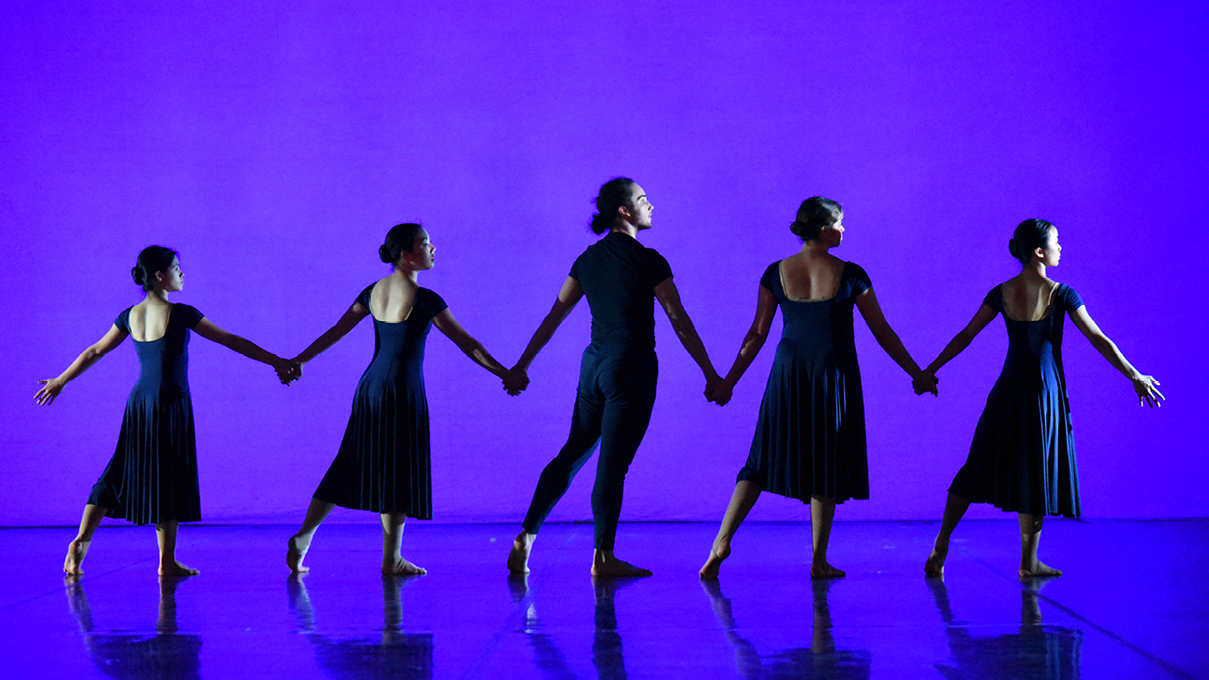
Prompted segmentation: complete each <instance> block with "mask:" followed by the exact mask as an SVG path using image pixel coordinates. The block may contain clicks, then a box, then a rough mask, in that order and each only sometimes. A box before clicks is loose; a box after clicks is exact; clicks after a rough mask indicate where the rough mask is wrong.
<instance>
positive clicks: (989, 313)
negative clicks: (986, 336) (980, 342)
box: [924, 305, 999, 376]
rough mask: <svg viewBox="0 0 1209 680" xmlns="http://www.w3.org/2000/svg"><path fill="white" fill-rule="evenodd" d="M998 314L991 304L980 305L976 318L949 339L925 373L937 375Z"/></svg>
mask: <svg viewBox="0 0 1209 680" xmlns="http://www.w3.org/2000/svg"><path fill="white" fill-rule="evenodd" d="M997 314H999V312H996V311H995V309H994V308H993V307H991V306H990V305H983V306H981V307H979V308H978V312H977V313H975V314H974V318H973V319H970V323H968V324H966V327H965V328H963V329H961V332H959V333H958V334H957V335H955V336H953V339H952V340H950V341H949V344H947V345H945V348H944V349H943V350H941V352H940V356H938V357H936V359H935V360H934V361H933V362H932V363H930V364H928V367H927V368H925V369H924V373H928V374H931V375H932V376H935V375H936V372H937V371H939V370H940V367H941V366H944V365H945V364H947V363H949V361H951V360H952V359H953V357H955V356H957V355H958V354H961V351H962V350H963V349H965V348H966V347H968V346H969V345H970V343H971V342H973V341H974V338H976V337H978V334H979V333H980V332H982V329H984V328H986V325H987V324H988V323H990V322H991V319H994V318H995V316H996V315H997Z"/></svg>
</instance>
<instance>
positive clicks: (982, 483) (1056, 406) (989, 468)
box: [949, 284, 1083, 517]
mask: <svg viewBox="0 0 1209 680" xmlns="http://www.w3.org/2000/svg"><path fill="white" fill-rule="evenodd" d="M982 304H984V305H986V306H988V307H990V308H991V309H994V310H995V311H996V312H998V313H1000V314H1003V321H1004V323H1005V324H1006V326H1007V333H1008V352H1007V359H1006V360H1005V361H1004V363H1003V372H1002V373H1000V374H999V379H998V380H996V381H995V386H994V387H992V388H991V394H990V396H988V397H987V405H986V409H985V410H983V412H982V416H981V417H980V418H979V419H978V427H977V429H975V430H974V442H973V444H971V446H970V455H969V457H968V458H967V459H966V463H965V465H964V466H962V468H961V469H960V470H958V471H957V476H956V477H954V478H953V484H952V485H951V486H950V487H949V491H950V492H951V493H953V494H956V495H957V496H960V497H962V498H964V499H966V500H968V501H972V502H975V503H992V504H994V505H995V506H997V507H1000V508H1003V509H1004V510H1008V511H1010V512H1023V513H1027V514H1030V515H1065V516H1067V517H1078V516H1079V515H1080V507H1079V474H1078V471H1077V470H1076V468H1075V439H1074V435H1073V434H1072V431H1071V422H1070V402H1069V401H1067V398H1066V378H1065V376H1064V374H1063V372H1062V323H1063V320H1064V319H1065V318H1066V315H1067V313H1069V312H1073V311H1074V310H1076V309H1078V308H1080V307H1082V306H1083V300H1082V299H1080V298H1079V294H1078V293H1076V292H1075V291H1074V289H1073V288H1071V287H1070V286H1066V285H1063V284H1058V285H1057V288H1056V289H1055V290H1054V291H1053V302H1052V303H1051V305H1050V311H1049V314H1047V315H1046V317H1045V318H1044V319H1040V320H1038V321H1017V320H1015V319H1009V318H1008V316H1007V314H1005V313H1004V308H1003V295H1002V291H1001V286H995V288H993V289H992V290H991V292H990V293H988V294H987V296H986V299H985V300H983V301H982Z"/></svg>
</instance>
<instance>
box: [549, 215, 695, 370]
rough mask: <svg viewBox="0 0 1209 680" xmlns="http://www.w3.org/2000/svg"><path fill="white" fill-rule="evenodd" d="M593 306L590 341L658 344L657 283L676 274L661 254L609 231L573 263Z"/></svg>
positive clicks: (629, 346) (620, 345) (617, 345)
mask: <svg viewBox="0 0 1209 680" xmlns="http://www.w3.org/2000/svg"><path fill="white" fill-rule="evenodd" d="M570 276H571V278H573V279H575V280H577V281H579V285H580V287H581V288H583V292H584V296H585V297H587V298H588V305H589V307H591V309H592V344H593V345H594V346H596V347H600V348H607V349H615V350H642V349H647V350H650V349H654V347H655V287H656V286H658V285H659V284H660V283H662V282H664V281H665V280H667V279H669V278H671V277H672V268H671V266H670V265H668V263H667V260H665V259H664V258H663V256H662V255H660V254H659V253H657V252H655V251H654V250H653V249H651V248H647V247H645V246H643V245H642V244H641V243H639V242H638V241H637V239H635V238H634V237H632V236H630V235H629V234H623V233H620V232H611V233H609V234H608V235H606V236H605V237H604V238H602V239H600V240H599V241H597V242H596V243H594V244H593V245H591V246H589V247H588V249H587V250H586V251H584V253H583V254H582V255H580V256H579V258H578V259H576V260H575V264H574V265H572V266H571V273H570Z"/></svg>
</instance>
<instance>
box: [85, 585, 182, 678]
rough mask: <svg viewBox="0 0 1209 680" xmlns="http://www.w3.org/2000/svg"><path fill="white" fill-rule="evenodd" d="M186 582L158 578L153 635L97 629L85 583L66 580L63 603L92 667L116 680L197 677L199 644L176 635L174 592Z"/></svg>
mask: <svg viewBox="0 0 1209 680" xmlns="http://www.w3.org/2000/svg"><path fill="white" fill-rule="evenodd" d="M187 580H189V579H188V578H182V577H173V576H161V577H160V584H159V586H160V598H159V615H158V616H157V618H156V622H155V635H147V634H142V635H138V634H134V635H132V634H129V633H111V632H107V631H105V630H104V629H100V628H97V626H96V624H95V622H94V621H93V617H92V607H91V606H89V604H88V595H87V594H85V592H84V583H83V582H82V581H80V580H79V579H78V578H77V577H70V576H69V577H68V578H67V579H65V582H66V583H67V588H66V593H67V604H68V606H69V607H71V613H72V614H74V615H75V617H76V622H77V623H78V624H79V626H80V633H81V634H82V635H83V637H84V646H85V647H86V648H87V649H88V655H89V656H90V657H91V658H92V662H93V663H94V664H96V666H97V668H99V669H100V670H101V672H102V673H104V674H105V675H108V676H111V677H114V678H172V679H173V680H192V679H194V678H201V673H200V670H201V658H200V655H201V646H202V640H201V638H200V637H198V636H196V635H181V634H178V633H177V630H178V627H177V623H176V589H177V588H178V587H179V586H180V584H181V583H183V582H184V581H187Z"/></svg>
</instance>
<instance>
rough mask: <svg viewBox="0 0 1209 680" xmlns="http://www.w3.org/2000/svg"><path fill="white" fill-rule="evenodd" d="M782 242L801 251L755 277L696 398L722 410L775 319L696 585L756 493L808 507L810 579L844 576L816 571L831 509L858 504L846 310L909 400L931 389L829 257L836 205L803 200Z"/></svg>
mask: <svg viewBox="0 0 1209 680" xmlns="http://www.w3.org/2000/svg"><path fill="white" fill-rule="evenodd" d="M790 230H791V231H792V232H793V233H794V234H795V235H796V236H797V237H798V238H800V239H801V240H802V247H801V250H799V251H798V252H797V253H796V254H794V255H792V256H790V257H787V258H785V259H784V260H780V261H779V262H774V263H773V264H771V265H769V267H768V269H766V270H765V271H764V276H763V277H762V278H761V279H760V289H759V291H760V292H759V298H758V301H757V303H756V318H755V321H753V322H752V325H751V330H749V331H748V332H747V336H746V337H745V338H744V340H743V345H742V347H741V348H740V350H739V355H738V357H736V358H735V363H734V366H732V367H731V369H730V372H729V373H728V374H727V375H726V378H724V379H723V380H722V382H721V383H719V384H717V385H715V386H713V389H711V391H710V393H709V395H708V396H709V397H710V398H711V399H712V400H714V401H716V402H717V403H718V404H726V403H727V402H728V401H729V400H730V398H731V392H732V390H733V389H734V387H735V383H737V382H738V381H739V378H740V377H742V375H743V372H744V371H746V370H747V367H748V366H749V365H751V362H752V360H753V359H755V358H756V354H757V353H758V352H759V351H760V348H761V347H763V346H764V341H765V339H766V338H767V337H768V333H769V329H770V327H771V325H772V319H773V316H774V315H775V314H776V311H777V308H778V307H779V308H780V309H781V314H782V317H783V319H784V331H783V332H782V336H781V341H780V342H779V343H778V344H777V354H776V358H775V359H774V361H773V366H772V372H771V373H770V374H769V376H768V385H767V387H766V388H765V390H764V400H763V401H762V402H761V404H760V416H759V421H758V422H757V424H756V433H755V437H754V438H753V441H752V444H751V452H750V454H749V455H748V458H747V463H746V464H745V465H744V466H743V468H742V469H741V470H740V471H739V476H738V481H737V483H736V484H735V491H734V494H733V495H732V496H731V499H730V504H729V506H727V508H726V514H725V516H724V517H723V519H722V526H721V527H720V528H719V529H718V535H717V537H716V538H715V539H714V544H713V547H712V548H711V549H710V554H709V558H708V559H707V560H706V561H705V564H704V566H702V567H701V571H700V576H701V578H703V579H715V578H717V577H718V571H719V569H720V568H721V566H722V561H723V560H725V559H726V558H727V557H728V556H729V555H730V552H731V539H732V538H733V537H734V534H735V531H736V530H738V528H739V525H740V524H742V522H743V519H744V518H745V517H747V513H748V512H749V511H750V510H751V508H752V506H754V505H755V503H756V500H757V499H759V497H760V493H761V492H763V491H771V492H773V493H775V494H779V495H782V496H787V497H789V498H796V499H799V500H801V501H803V502H805V503H809V504H810V524H811V543H812V559H811V564H810V577H811V578H836V577H841V576H844V572H843V571H842V570H840V569H837V568H835V567H833V566H832V565H831V564H830V563H829V562H828V561H827V546H828V543H829V541H830V538H831V525H832V521H833V519H834V517H835V506H836V504H837V503H842V502H844V501H846V500H848V499H867V498H869V464H868V458H867V455H866V450H865V410H864V401H863V396H862V392H861V376H860V368H859V366H858V365H857V360H856V345H855V340H854V336H853V328H852V308H853V307H854V306H855V307H856V308H857V309H859V310H860V312H861V316H862V317H864V319H865V323H867V324H868V325H869V330H870V331H872V332H873V337H874V338H876V339H877V341H878V343H879V344H880V345H881V346H882V349H884V350H885V351H886V353H887V354H889V355H890V357H891V358H892V359H894V361H895V362H896V363H898V365H899V366H901V367H902V368H903V370H904V371H906V372H907V374H908V375H910V376H911V379H912V381H913V382H914V385H915V388H916V390H917V392H923V391H934V390H935V383H934V382H931V377H930V376H924V374H923V373H922V372H921V371H920V369H919V366H917V365H916V363H915V361H914V360H913V359H912V358H911V355H910V354H909V353H908V352H907V350H906V349H905V348H904V347H903V344H902V342H901V341H900V340H899V338H898V335H896V334H895V333H894V331H893V330H892V329H891V328H890V324H889V323H887V322H886V319H885V316H884V315H883V314H882V310H881V307H880V306H879V305H878V302H877V296H876V295H874V293H873V284H872V283H871V282H870V281H869V276H868V275H867V274H866V273H865V270H864V269H862V268H861V267H860V266H858V265H856V264H854V263H852V262H845V261H843V260H841V259H839V258H837V257H835V256H834V255H832V254H831V252H830V251H831V249H832V248H835V247H837V246H839V245H840V244H841V243H842V242H843V240H844V213H843V209H842V208H841V207H840V205H839V204H838V203H836V202H835V201H832V200H830V199H826V198H822V197H818V196H816V197H814V198H809V199H807V200H806V201H804V202H803V203H802V205H801V207H800V208H798V214H797V219H796V220H794V222H793V224H792V225H791V226H790Z"/></svg>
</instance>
